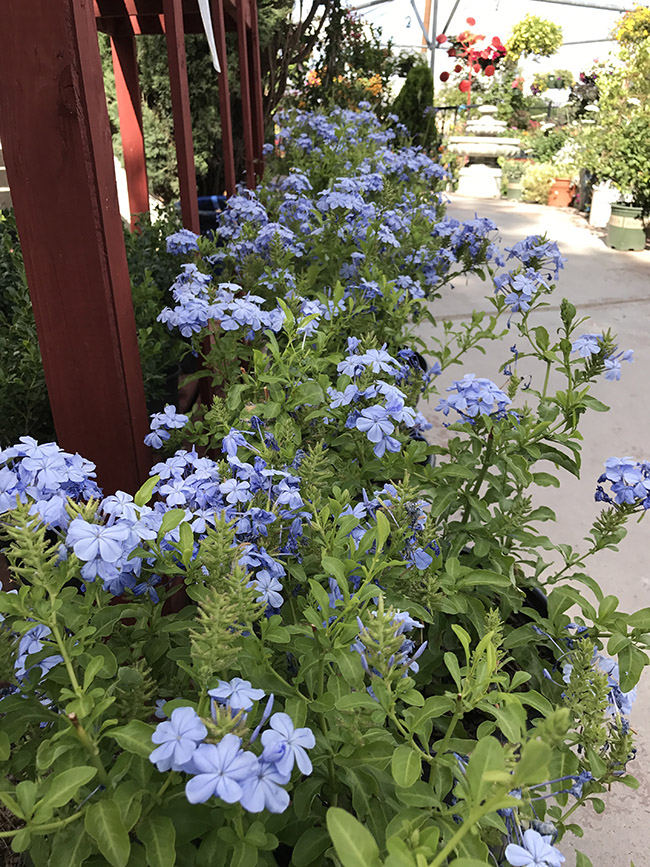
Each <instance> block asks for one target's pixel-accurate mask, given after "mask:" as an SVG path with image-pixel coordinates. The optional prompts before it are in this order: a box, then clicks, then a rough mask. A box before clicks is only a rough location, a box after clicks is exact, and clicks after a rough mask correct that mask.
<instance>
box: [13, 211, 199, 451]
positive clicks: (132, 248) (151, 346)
mask: <svg viewBox="0 0 650 867" xmlns="http://www.w3.org/2000/svg"><path fill="white" fill-rule="evenodd" d="M177 228H178V218H177V217H176V216H175V214H174V212H173V211H171V210H168V211H166V212H164V213H163V214H162V215H161V218H160V220H159V221H158V222H156V223H154V224H152V223H151V222H150V221H149V220H148V219H146V218H145V219H144V220H143V221H142V223H141V231H140V233H133V234H132V233H131V232H130V231H128V229H125V242H126V252H127V260H128V263H129V273H130V275H131V289H132V295H133V308H134V312H135V321H136V328H137V333H138V346H139V349H140V359H141V363H142V375H143V379H144V388H145V396H146V398H147V403H148V405H149V406H150V407H152V408H154V407H159V405H160V404H164V402H165V398H166V396H167V384H166V379H167V376H168V373H169V372H170V371H171V370H173V369H174V368H176V367H177V366H178V363H179V361H180V359H181V357H182V355H183V354H184V353H185V351H186V349H187V345H186V343H185V341H184V340H182V339H180V338H179V336H178V335H177V334H172V333H171V332H170V331H169V330H168V329H167V327H166V326H165V325H163V324H162V323H160V322H157V321H156V317H157V316H158V313H159V312H160V310H161V309H162V308H163V307H164V306H165V305H166V304H167V303H168V301H169V298H170V296H169V287H170V286H171V284H172V283H173V281H174V278H175V277H176V274H177V271H178V260H177V259H175V257H174V256H171V255H170V254H168V253H167V249H166V243H165V238H166V236H167V235H168V234H169V233H170V232H173V231H175V230H176V229H177ZM0 287H2V293H1V295H0V357H1V358H2V365H0V446H6V445H8V444H9V443H12V442H17V441H18V439H19V438H20V437H21V436H27V435H29V436H33V437H34V438H35V439H37V440H39V441H41V442H44V441H48V440H52V439H55V432H54V423H53V420H52V413H51V411H50V402H49V398H48V394H47V386H46V384H45V374H44V373H43V362H42V360H41V352H40V349H39V345H38V335H37V333H36V323H35V321H34V313H33V310H32V302H31V299H30V296H29V289H28V286H27V278H26V276H25V265H24V262H23V256H22V252H21V249H20V241H19V239H18V231H17V229H16V221H15V219H14V215H13V212H12V211H9V210H8V211H3V212H1V213H0Z"/></svg>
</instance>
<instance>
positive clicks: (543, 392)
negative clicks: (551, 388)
mask: <svg viewBox="0 0 650 867" xmlns="http://www.w3.org/2000/svg"><path fill="white" fill-rule="evenodd" d="M550 375H551V362H550V361H547V362H546V376H545V377H544V388H543V389H542V397H546V389H547V388H548V380H549V377H550Z"/></svg>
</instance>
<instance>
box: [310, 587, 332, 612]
mask: <svg viewBox="0 0 650 867" xmlns="http://www.w3.org/2000/svg"><path fill="white" fill-rule="evenodd" d="M309 587H310V590H311V594H312V596H313V597H314V599H315V600H316V602H317V603H318V604H319V605H320V609H321V611H322V612H323V620H327V617H328V614H329V610H330V599H329V596H328V595H327V590H326V589H325V588H324V587H323V585H322V584H319V583H318V581H314V579H313V578H310V579H309Z"/></svg>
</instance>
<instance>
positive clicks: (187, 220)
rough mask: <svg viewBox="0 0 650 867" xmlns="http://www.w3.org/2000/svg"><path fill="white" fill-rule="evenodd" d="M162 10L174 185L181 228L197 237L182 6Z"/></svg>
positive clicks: (176, 1) (170, 0)
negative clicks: (177, 190) (173, 145)
mask: <svg viewBox="0 0 650 867" xmlns="http://www.w3.org/2000/svg"><path fill="white" fill-rule="evenodd" d="M163 9H164V14H165V35H166V37H167V58H168V61H169V83H170V86H171V96H172V113H173V115H174V141H175V142H176V161H177V164H178V183H179V187H180V192H181V213H182V216H183V225H184V226H185V228H186V229H191V230H192V231H193V232H197V233H198V232H199V203H198V199H197V195H196V170H195V168H194V144H193V139H192V116H191V114H190V91H189V86H188V83H187V61H186V58H185V34H184V31H183V9H182V2H181V0H163Z"/></svg>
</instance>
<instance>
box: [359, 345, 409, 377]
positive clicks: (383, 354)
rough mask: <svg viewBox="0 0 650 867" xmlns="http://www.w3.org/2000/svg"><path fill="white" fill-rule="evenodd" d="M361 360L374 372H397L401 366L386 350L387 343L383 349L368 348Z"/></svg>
mask: <svg viewBox="0 0 650 867" xmlns="http://www.w3.org/2000/svg"><path fill="white" fill-rule="evenodd" d="M360 361H362V363H363V365H364V367H370V369H371V370H372V371H373V372H374V373H381V372H382V371H384V372H386V373H396V372H397V371H398V370H399V367H400V365H399V363H398V362H397V361H396V359H394V358H393V356H392V355H390V353H388V352H387V351H386V344H384V345H383V346H382V348H381V349H368V350H367V352H364V354H363V355H362V356H360Z"/></svg>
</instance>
